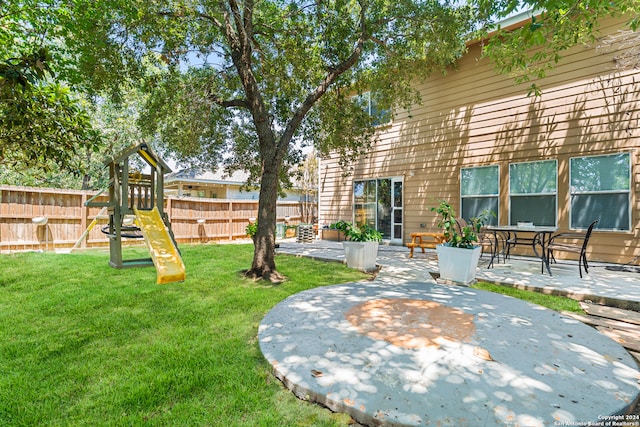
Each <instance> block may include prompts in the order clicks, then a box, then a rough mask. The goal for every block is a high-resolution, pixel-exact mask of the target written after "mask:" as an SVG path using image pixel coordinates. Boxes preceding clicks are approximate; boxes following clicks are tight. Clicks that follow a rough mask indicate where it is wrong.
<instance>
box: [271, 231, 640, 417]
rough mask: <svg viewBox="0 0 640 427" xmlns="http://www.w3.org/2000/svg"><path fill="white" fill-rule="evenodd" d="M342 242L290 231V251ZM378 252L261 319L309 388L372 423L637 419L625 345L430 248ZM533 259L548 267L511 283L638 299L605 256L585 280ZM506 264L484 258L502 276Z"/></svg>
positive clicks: (638, 378) (284, 363) (287, 364)
mask: <svg viewBox="0 0 640 427" xmlns="http://www.w3.org/2000/svg"><path fill="white" fill-rule="evenodd" d="M339 249H340V248H339V244H335V243H333V242H319V243H313V244H296V243H286V242H285V243H284V244H281V245H280V249H279V251H280V252H286V253H291V254H296V255H302V256H313V257H316V258H325V259H333V260H336V259H338V260H339ZM378 261H379V264H380V265H381V270H380V272H379V274H378V275H377V276H376V278H375V279H374V280H372V281H370V282H361V283H347V284H342V285H334V286H328V287H321V288H315V289H312V290H309V291H305V292H301V293H299V294H296V295H293V296H291V297H289V298H287V299H286V300H284V301H282V302H281V303H280V304H278V305H277V306H276V307H274V308H273V309H272V310H271V311H270V312H269V313H268V314H267V316H265V318H264V319H263V321H262V322H261V324H260V332H259V342H260V347H261V350H262V352H263V354H264V356H265V358H266V359H267V360H268V361H269V362H270V363H271V365H272V367H273V371H274V374H275V375H276V376H277V377H278V378H280V379H281V380H282V381H283V383H284V384H285V385H286V386H287V387H288V388H290V389H291V390H292V391H293V392H294V393H295V394H296V395H298V396H299V397H301V398H303V399H307V400H311V401H314V402H318V403H320V404H323V405H326V406H327V407H329V408H330V409H332V410H334V411H339V412H346V413H348V414H350V415H351V416H352V417H353V418H354V419H355V420H356V421H357V422H358V423H360V424H363V425H389V426H425V425H434V426H561V425H590V424H589V423H591V425H599V424H597V423H602V425H606V422H607V421H615V422H621V421H628V423H627V424H616V425H629V426H632V425H635V426H637V425H639V423H638V422H637V419H636V420H633V419H629V418H627V419H625V417H624V414H626V413H627V412H629V411H630V410H632V409H633V408H634V407H635V405H636V403H637V400H638V398H639V396H640V371H638V365H637V363H636V361H635V360H634V359H633V358H632V356H631V355H630V354H629V353H628V352H627V351H626V350H624V349H623V348H622V347H621V346H620V345H619V344H617V343H616V342H614V341H612V340H611V339H609V338H607V337H606V336H604V335H602V334H600V333H599V332H597V331H596V330H595V329H593V328H591V327H589V326H587V325H585V324H583V323H581V322H579V321H577V320H575V319H572V318H570V317H567V316H564V315H562V314H559V313H557V312H554V311H552V310H548V309H545V308H542V307H540V306H537V305H534V304H530V303H527V302H524V301H521V300H517V299H514V298H510V297H506V296H503V295H498V294H494V293H489V292H484V291H480V290H475V289H471V288H468V287H463V286H455V285H446V284H439V283H437V282H436V280H435V279H434V278H433V276H432V275H431V274H430V273H431V272H433V271H437V267H436V269H435V270H432V269H431V267H429V266H430V265H431V263H432V262H433V261H432V260H431V257H430V255H429V254H426V256H424V257H422V258H421V257H418V256H416V258H414V259H408V258H407V249H406V248H399V247H386V248H385V247H382V248H381V251H380V254H379V258H378ZM525 261H526V260H518V261H517V262H525ZM510 262H515V261H510ZM530 263H531V264H534V265H535V268H536V271H537V272H538V273H537V275H536V273H535V272H533V271H531V273H527V272H526V271H525V272H524V273H519V274H517V275H516V274H515V273H511V274H504V277H501V278H500V281H503V280H504V281H509V280H511V281H514V282H517V281H521V283H525V284H526V285H527V286H530V287H541V288H544V287H551V286H555V287H557V289H558V290H559V291H558V292H560V291H562V292H564V293H574V294H577V293H585V294H589V295H591V296H595V297H598V296H599V295H600V293H602V294H601V295H600V296H602V297H603V298H604V297H606V298H613V299H614V300H619V301H624V298H630V299H631V302H632V303H633V302H634V298H635V297H636V291H637V289H636V288H637V286H636V285H635V282H637V281H638V278H640V276H639V275H638V274H637V273H624V272H613V271H612V272H611V273H616V276H615V277H614V276H608V273H609V270H605V269H604V266H602V267H595V266H594V269H593V270H592V273H591V274H593V276H591V274H590V276H591V279H587V280H586V281H585V282H583V283H578V282H577V281H576V282H571V281H569V280H566V281H565V280H564V279H563V278H564V277H565V275H564V273H562V272H563V271H564V270H565V269H566V270H567V271H566V273H567V274H574V275H575V276H576V277H578V274H577V267H575V265H572V264H569V263H567V265H566V266H565V265H561V266H560V267H556V268H555V269H554V273H556V271H557V272H558V273H557V274H556V275H554V276H553V278H549V276H548V275H545V276H542V275H541V274H540V273H539V270H538V268H539V267H540V265H539V263H532V262H530ZM565 267H566V268H565ZM574 267H575V270H576V271H573V268H574ZM500 268H505V269H506V266H504V265H501V266H499V267H497V268H495V269H486V268H484V267H480V269H481V270H483V271H482V272H481V274H489V273H490V274H494V275H497V274H500V273H499V272H500V270H499V269H500ZM531 269H532V270H533V267H531ZM599 269H601V270H602V271H600V270H599ZM485 270H486V271H485ZM600 274H602V275H604V276H607V281H606V283H602V280H604V279H601V276H600ZM538 276H540V277H538ZM627 278H628V279H629V280H630V281H629V282H627V281H626V280H627ZM634 279H635V280H634ZM583 280H584V279H583ZM617 285H619V286H620V289H619V290H618V291H614V290H613V288H615V287H617ZM627 285H630V286H627ZM629 288H631V289H629ZM549 291H551V288H550V289H549ZM637 296H638V297H639V298H638V299H637V301H638V302H640V293H638V294H637ZM634 422H635V424H634ZM611 425H613V424H611Z"/></svg>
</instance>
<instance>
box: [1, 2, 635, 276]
mask: <svg viewBox="0 0 640 427" xmlns="http://www.w3.org/2000/svg"><path fill="white" fill-rule="evenodd" d="M637 3H638V2H637V1H636V0H622V1H621V2H615V3H605V2H599V1H597V0H589V1H587V2H584V1H577V0H575V1H564V0H548V1H524V2H522V1H515V0H503V1H498V2H495V1H490V0H473V1H471V2H470V3H468V4H465V3H461V2H448V1H441V0H423V1H415V0H327V1H324V0H320V1H318V0H315V1H309V0H286V1H281V0H262V1H255V0H240V1H239V0H219V1H215V2H214V1H208V0H166V1H149V0H76V1H74V2H63V1H61V0H47V1H35V0H22V1H17V2H13V3H12V4H13V6H10V7H9V12H11V13H13V14H14V15H15V16H19V17H20V18H19V19H17V20H15V19H14V20H13V21H11V22H14V21H15V22H17V23H18V24H23V23H24V22H29V23H30V24H29V25H27V26H26V27H25V26H24V25H23V26H22V27H23V28H28V30H29V32H32V31H33V32H34V33H38V31H37V30H38V29H40V30H41V31H40V34H42V39H41V40H44V39H47V40H49V42H48V43H47V44H46V45H47V46H48V47H49V48H50V49H51V50H52V52H55V53H56V55H57V62H56V65H57V67H56V69H57V76H58V79H60V80H62V81H64V82H67V84H69V85H70V86H71V87H73V88H75V89H76V90H80V91H82V92H83V93H86V94H89V95H91V96H94V97H95V96H98V95H99V96H101V97H109V98H110V99H113V100H115V101H118V100H121V99H122V98H123V95H124V94H126V91H123V90H122V88H123V87H127V85H134V86H135V87H137V88H140V90H141V91H142V92H143V93H145V95H146V96H145V97H144V99H142V98H141V102H142V104H141V105H139V106H138V108H137V109H136V115H138V116H139V124H140V127H141V130H142V131H143V132H144V134H145V137H147V138H150V139H151V140H153V141H154V142H155V143H157V144H159V145H161V146H162V147H165V148H166V149H168V150H170V151H171V152H173V153H174V154H175V155H176V157H177V159H178V160H183V161H188V162H189V163H195V164H199V165H200V166H208V167H211V166H213V165H222V166H224V167H225V168H227V169H228V170H233V169H245V170H248V171H249V172H251V174H252V177H253V178H254V179H255V181H256V182H258V181H259V184H260V191H261V192H260V203H259V212H258V224H259V227H258V232H257V235H256V236H257V238H256V241H255V254H254V260H253V263H252V267H251V270H250V273H251V274H252V275H253V276H255V277H263V278H268V279H271V280H280V279H281V277H280V275H279V274H278V272H277V270H276V266H275V260H274V251H273V249H274V245H275V241H274V228H275V219H276V216H275V215H276V209H275V207H276V199H277V194H278V187H279V185H280V183H282V182H284V183H286V181H287V176H288V172H289V171H290V170H292V167H291V166H292V165H294V164H296V163H298V162H299V161H300V159H301V157H302V151H301V150H302V149H303V148H304V147H305V146H306V145H314V146H315V147H316V149H317V150H318V153H319V154H320V155H324V154H327V153H328V152H330V151H332V152H337V153H339V154H340V157H341V162H342V163H343V164H344V165H346V164H348V163H349V161H350V160H351V159H353V158H354V157H356V156H358V155H360V154H363V153H366V152H367V151H368V150H369V148H370V146H371V144H372V142H373V141H374V140H375V134H376V133H375V130H376V129H375V126H374V124H375V121H374V118H372V117H371V116H370V115H369V114H367V112H365V111H363V110H362V108H360V106H359V105H358V104H357V103H354V102H352V97H353V96H354V95H357V94H362V93H363V92H365V91H372V92H374V93H375V94H376V100H377V102H378V103H379V104H380V105H381V106H382V107H383V108H388V107H389V108H390V107H392V106H396V107H409V106H410V105H412V104H413V103H415V102H419V96H418V93H417V91H416V90H415V88H414V87H413V86H412V82H415V81H416V80H419V79H421V78H424V77H426V76H428V75H429V74H431V73H434V72H446V70H447V69H448V68H449V67H453V66H455V62H456V60H457V59H458V58H459V57H460V56H461V55H462V54H463V53H464V52H465V50H466V42H467V41H469V40H470V39H473V38H478V37H482V36H486V35H487V34H488V33H489V32H490V31H494V30H495V26H494V25H493V23H494V22H495V21H496V20H499V19H501V18H502V17H505V16H508V15H510V14H512V13H514V12H515V11H517V10H521V9H526V8H534V9H537V10H544V11H547V12H544V13H542V14H540V15H539V16H537V17H536V18H535V19H532V20H531V22H530V23H528V24H527V25H525V26H524V27H523V28H521V29H518V30H515V31H511V30H510V31H499V32H498V36H496V37H492V38H491V39H490V40H489V41H488V44H487V51H486V52H487V53H488V55H490V56H491V57H492V58H493V59H494V61H496V64H497V66H498V68H499V70H500V71H502V72H506V73H515V72H516V71H518V70H523V71H522V72H521V73H520V74H519V76H520V77H519V78H521V79H523V80H526V79H535V78H536V77H539V76H540V75H542V74H540V73H543V72H544V70H546V69H547V67H548V64H553V63H554V62H556V61H557V60H559V58H560V56H561V52H562V51H563V50H564V49H567V48H568V47H570V46H572V45H575V44H576V43H581V42H584V41H587V40H588V39H589V38H590V37H593V35H594V34H595V33H596V30H597V23H598V20H599V19H600V17H602V16H604V15H615V14H621V13H632V12H638V8H639V6H638V4H637ZM2 16H7V13H6V11H5V10H4V9H3V10H2V12H0V17H2ZM631 16H632V18H631V19H633V18H634V17H635V16H637V14H636V15H631ZM2 22H4V21H2ZM15 22H14V23H15ZM52 23H53V25H52ZM637 23H638V22H637V18H635V20H632V21H631V23H630V26H631V28H633V29H635V28H636V26H637ZM2 25H3V27H2V32H1V33H0V43H3V40H8V39H7V36H6V34H11V32H12V31H13V34H15V32H16V29H15V26H13V27H11V26H6V25H4V24H2ZM6 28H10V29H9V30H6ZM5 43H6V41H5ZM30 46H33V43H32V44H31V45H30ZM31 51H33V49H32V50H31ZM25 52H29V50H27V51H25ZM31 69H32V70H34V71H36V72H37V71H38V69H39V68H38V66H37V65H36V67H35V68H31ZM392 111H393V110H392ZM80 142H81V141H76V142H75V143H80ZM65 150H66V149H65Z"/></svg>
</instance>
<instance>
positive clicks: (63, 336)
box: [0, 245, 366, 426]
mask: <svg viewBox="0 0 640 427" xmlns="http://www.w3.org/2000/svg"><path fill="white" fill-rule="evenodd" d="M181 249H182V253H183V258H184V262H185V264H186V266H187V280H186V281H185V282H183V283H175V284H169V285H156V283H155V281H156V273H155V270H154V268H153V267H147V268H137V269H127V270H115V269H112V268H110V267H109V266H108V256H109V255H108V252H102V251H100V252H97V251H96V252H85V253H74V254H69V255H55V254H51V253H44V254H43V253H24V254H14V255H2V256H0V425H2V426H51V425H55V426H69V425H73V426H83V425H84V426H99V425H103V426H120V425H121V426H130V425H133V426H137V425H154V426H157V425H162V426H197V425H207V426H296V425H299V426H311V425H313V426H332V425H341V426H344V425H346V424H347V422H348V420H349V418H348V417H346V416H345V415H340V414H333V413H331V412H330V411H328V410H326V409H323V408H321V407H320V406H318V405H315V404H309V403H305V402H302V401H300V400H298V399H296V398H295V397H294V396H293V394H292V393H291V392H289V391H288V390H285V389H284V388H283V387H282V385H281V384H280V383H279V382H278V381H277V380H276V379H275V378H274V377H272V376H271V374H270V373H269V366H268V364H267V362H266V361H265V360H264V359H263V357H262V354H261V353H260V350H259V346H258V343H257V339H256V336H257V331H258V325H259V323H260V321H261V319H262V318H263V316H264V315H265V314H266V313H267V312H268V311H269V310H270V309H271V308H272V307H273V306H274V305H275V304H277V303H278V302H279V301H281V300H282V299H284V298H286V297H287V296H289V295H291V294H294V293H297V292H300V291H302V290H305V289H309V288H313V287H316V286H322V285H328V284H333V283H343V282H348V281H354V280H362V279H364V278H365V277H366V276H364V275H363V274H362V273H359V272H357V271H354V270H348V269H346V268H345V267H343V266H342V265H340V264H330V268H327V264H325V263H321V262H316V261H312V260H309V259H302V258H293V257H285V256H278V258H277V262H278V268H279V270H280V271H281V272H282V273H284V274H285V275H287V276H288V277H289V278H290V280H289V281H287V282H285V283H283V284H280V285H277V286H274V285H271V284H268V283H263V282H252V281H249V280H245V279H243V278H241V275H240V271H241V270H243V269H246V268H248V267H249V266H250V263H251V256H252V249H253V247H252V246H251V245H204V246H183V247H182V248H181ZM125 256H126V257H128V258H135V257H141V256H147V254H146V251H144V250H143V249H126V250H125Z"/></svg>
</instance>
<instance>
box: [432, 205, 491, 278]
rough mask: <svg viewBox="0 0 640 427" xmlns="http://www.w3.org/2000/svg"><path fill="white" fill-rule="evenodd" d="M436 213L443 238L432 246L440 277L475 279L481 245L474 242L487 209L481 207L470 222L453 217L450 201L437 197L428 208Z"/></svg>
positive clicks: (487, 214) (486, 216)
mask: <svg viewBox="0 0 640 427" xmlns="http://www.w3.org/2000/svg"><path fill="white" fill-rule="evenodd" d="M431 210H432V211H435V212H436V213H437V214H439V215H440V219H439V220H438V227H440V228H442V230H443V234H444V238H445V242H444V243H443V244H440V245H437V246H436V252H437V254H438V268H439V270H440V278H441V279H443V280H449V281H452V282H458V283H465V284H466V283H469V282H471V281H473V280H474V279H475V275H476V268H477V267H478V260H479V259H480V254H481V253H482V247H481V246H480V245H479V244H478V233H479V232H480V229H481V228H482V226H483V225H484V224H485V222H487V220H488V217H489V215H490V211H488V210H487V211H483V212H482V214H480V216H479V217H478V218H472V219H471V220H470V223H466V222H465V221H458V220H456V216H455V211H454V210H453V207H452V206H451V204H449V203H448V202H447V201H445V200H441V201H440V204H439V205H438V206H437V207H434V208H431Z"/></svg>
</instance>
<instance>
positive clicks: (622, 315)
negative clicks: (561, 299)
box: [563, 302, 640, 361]
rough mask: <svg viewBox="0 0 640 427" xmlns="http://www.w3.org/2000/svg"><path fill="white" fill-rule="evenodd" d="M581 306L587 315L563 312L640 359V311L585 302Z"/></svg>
mask: <svg viewBox="0 0 640 427" xmlns="http://www.w3.org/2000/svg"><path fill="white" fill-rule="evenodd" d="M580 306H581V307H582V309H583V310H584V311H585V312H586V313H587V314H586V315H582V314H577V313H570V312H563V314H564V315H567V316H569V317H572V318H574V319H576V320H579V321H581V322H582V323H585V324H587V325H590V326H593V327H595V328H596V329H597V330H598V331H600V332H601V333H603V334H605V335H606V336H608V337H609V338H611V339H612V340H614V341H616V342H617V343H619V344H620V345H622V346H623V347H624V348H625V349H627V351H629V353H631V354H632V355H633V357H635V358H636V359H638V360H639V361H640V313H638V312H635V311H631V310H624V309H620V308H614V307H606V306H601V305H595V304H588V303H583V302H581V303H580Z"/></svg>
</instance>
